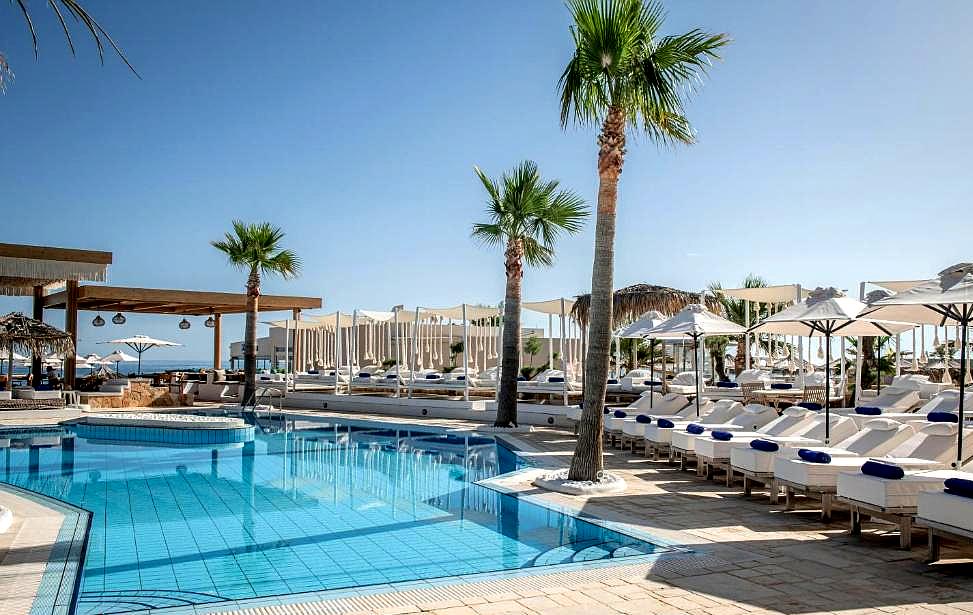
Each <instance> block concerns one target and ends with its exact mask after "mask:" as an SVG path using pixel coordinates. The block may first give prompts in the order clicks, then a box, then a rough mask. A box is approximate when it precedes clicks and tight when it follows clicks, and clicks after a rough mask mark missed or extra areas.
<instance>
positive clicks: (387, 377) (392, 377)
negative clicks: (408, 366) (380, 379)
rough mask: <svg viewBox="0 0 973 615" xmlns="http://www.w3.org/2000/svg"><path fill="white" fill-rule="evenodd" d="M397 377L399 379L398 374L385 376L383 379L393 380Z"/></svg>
mask: <svg viewBox="0 0 973 615" xmlns="http://www.w3.org/2000/svg"><path fill="white" fill-rule="evenodd" d="M398 377H399V376H398V374H386V376H385V379H386V380H395V379H396V378H398Z"/></svg>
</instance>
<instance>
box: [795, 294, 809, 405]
mask: <svg viewBox="0 0 973 615" xmlns="http://www.w3.org/2000/svg"><path fill="white" fill-rule="evenodd" d="M796 286H797V297H796V298H795V299H794V302H795V303H800V302H801V300H802V299H803V297H802V296H801V295H803V294H804V293H803V292H802V291H801V285H800V284H797V285H796ZM808 339H810V338H808ZM808 343H810V342H808ZM797 356H799V357H800V358H801V360H800V363H798V370H797V378H798V386H800V388H801V390H802V391H803V390H804V336H802V335H799V336H797ZM808 358H809V359H810V357H808ZM808 363H810V360H808Z"/></svg>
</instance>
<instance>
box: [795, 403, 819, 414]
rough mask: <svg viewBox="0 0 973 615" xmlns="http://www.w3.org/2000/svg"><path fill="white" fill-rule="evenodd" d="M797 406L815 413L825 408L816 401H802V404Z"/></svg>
mask: <svg viewBox="0 0 973 615" xmlns="http://www.w3.org/2000/svg"><path fill="white" fill-rule="evenodd" d="M797 405H798V406H800V407H801V408H807V409H808V410H814V411H815V412H816V411H818V410H820V409H821V408H823V407H824V406H822V405H821V404H819V403H817V402H815V401H802V402H801V403H799V404H797Z"/></svg>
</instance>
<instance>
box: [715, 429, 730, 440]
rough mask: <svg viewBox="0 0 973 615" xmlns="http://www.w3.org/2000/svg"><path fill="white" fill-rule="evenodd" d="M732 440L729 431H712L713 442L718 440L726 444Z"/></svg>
mask: <svg viewBox="0 0 973 615" xmlns="http://www.w3.org/2000/svg"><path fill="white" fill-rule="evenodd" d="M732 438H733V432H730V431H714V432H713V439H714V440H720V441H722V442H728V441H729V440H730V439H732Z"/></svg>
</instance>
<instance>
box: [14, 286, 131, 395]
mask: <svg viewBox="0 0 973 615" xmlns="http://www.w3.org/2000/svg"><path fill="white" fill-rule="evenodd" d="M67 293H68V298H67V302H66V304H65V309H64V330H65V331H67V332H68V334H69V335H70V336H71V343H72V344H74V352H72V353H70V354H69V355H68V356H66V357H64V384H65V388H68V389H73V388H74V383H75V370H76V368H77V362H76V360H75V358H74V357H75V356H76V353H77V351H78V282H77V281H76V280H68V281H67ZM139 375H142V355H141V354H139ZM12 385H13V383H12V382H11V386H12Z"/></svg>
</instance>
